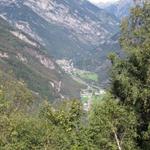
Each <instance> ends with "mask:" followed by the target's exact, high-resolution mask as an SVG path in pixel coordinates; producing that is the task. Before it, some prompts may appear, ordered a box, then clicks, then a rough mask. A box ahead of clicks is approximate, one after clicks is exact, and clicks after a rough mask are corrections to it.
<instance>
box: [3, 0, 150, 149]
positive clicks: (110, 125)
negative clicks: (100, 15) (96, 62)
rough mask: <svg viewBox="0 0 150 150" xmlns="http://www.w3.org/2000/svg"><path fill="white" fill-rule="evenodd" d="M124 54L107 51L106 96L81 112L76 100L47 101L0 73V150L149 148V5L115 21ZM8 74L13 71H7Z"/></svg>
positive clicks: (23, 84) (80, 104) (80, 106)
mask: <svg viewBox="0 0 150 150" xmlns="http://www.w3.org/2000/svg"><path fill="white" fill-rule="evenodd" d="M120 45H121V47H122V49H123V50H124V51H125V55H124V57H120V56H118V55H117V54H110V55H109V59H110V61H111V63H112V68H111V71H110V72H111V73H110V77H111V79H110V80H111V81H110V86H109V88H108V91H107V94H105V96H104V98H103V99H102V100H100V101H96V102H95V103H93V104H92V105H91V108H90V110H89V111H88V112H86V111H84V110H83V106H82V103H81V102H80V101H79V100H70V101H69V100H66V101H61V102H58V103H57V104H50V103H49V102H48V100H43V102H42V103H40V104H37V100H36V99H37V97H36V95H34V93H33V92H32V91H30V90H29V89H28V88H27V86H26V84H25V83H24V82H23V81H18V80H15V79H14V78H13V75H11V73H10V75H8V74H7V75H6V74H5V73H4V72H3V71H1V72H0V149H1V150H138V149H139V150H149V149H150V4H149V3H144V4H143V5H139V6H136V7H135V8H133V9H131V13H130V16H129V17H128V18H125V19H123V21H122V24H121V35H120ZM12 74H13V73H12Z"/></svg>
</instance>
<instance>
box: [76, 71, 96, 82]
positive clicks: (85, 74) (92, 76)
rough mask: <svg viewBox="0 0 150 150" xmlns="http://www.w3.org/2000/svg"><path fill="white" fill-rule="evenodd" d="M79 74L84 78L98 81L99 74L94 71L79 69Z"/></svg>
mask: <svg viewBox="0 0 150 150" xmlns="http://www.w3.org/2000/svg"><path fill="white" fill-rule="evenodd" d="M77 75H78V76H79V77H80V78H82V79H85V80H92V81H95V82H98V75H97V74H96V73H94V72H88V71H78V72H77Z"/></svg>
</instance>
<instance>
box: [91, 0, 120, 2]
mask: <svg viewBox="0 0 150 150" xmlns="http://www.w3.org/2000/svg"><path fill="white" fill-rule="evenodd" d="M89 1H91V2H93V3H99V2H102V3H107V2H111V3H113V2H116V1H118V0H89Z"/></svg>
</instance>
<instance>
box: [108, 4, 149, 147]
mask: <svg viewBox="0 0 150 150" xmlns="http://www.w3.org/2000/svg"><path fill="white" fill-rule="evenodd" d="M121 29H122V35H121V38H120V43H121V46H122V48H123V49H124V50H125V51H126V52H127V56H126V57H125V58H124V59H120V58H116V59H113V63H112V64H113V67H112V85H111V93H112V94H113V95H114V96H115V97H116V98H117V99H119V101H120V104H121V105H126V106H128V107H131V108H132V109H134V110H135V112H136V113H137V115H138V128H137V130H138V138H137V142H138V144H139V146H140V147H141V149H146V148H145V147H147V146H146V145H145V143H147V142H146V141H145V139H144V137H143V134H142V133H143V132H147V130H148V124H149V122H150V118H149V116H150V101H149V99H150V30H149V29H150V4H148V3H145V4H144V5H143V6H137V7H135V8H133V9H132V11H131V15H130V17H129V19H126V20H124V21H123V23H122V25H121ZM148 149H149V148H148Z"/></svg>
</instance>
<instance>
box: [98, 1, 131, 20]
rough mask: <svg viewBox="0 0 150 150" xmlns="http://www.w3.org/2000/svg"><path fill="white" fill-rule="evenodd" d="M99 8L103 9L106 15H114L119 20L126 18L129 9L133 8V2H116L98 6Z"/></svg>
mask: <svg viewBox="0 0 150 150" xmlns="http://www.w3.org/2000/svg"><path fill="white" fill-rule="evenodd" d="M98 6H99V7H100V8H103V9H104V10H106V11H107V12H108V13H111V14H114V15H115V16H116V18H118V19H119V20H121V19H122V18H123V17H125V16H128V15H129V12H130V8H131V7H132V6H134V2H133V0H118V1H117V2H115V3H113V4H112V3H111V4H107V5H105V6H104V5H102V4H101V3H100V4H98Z"/></svg>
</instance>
